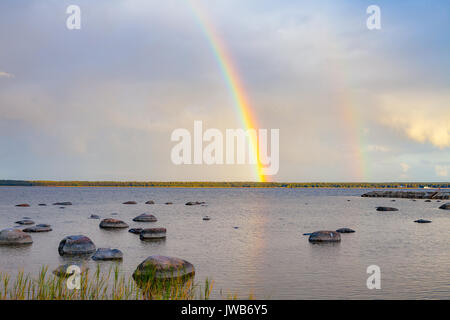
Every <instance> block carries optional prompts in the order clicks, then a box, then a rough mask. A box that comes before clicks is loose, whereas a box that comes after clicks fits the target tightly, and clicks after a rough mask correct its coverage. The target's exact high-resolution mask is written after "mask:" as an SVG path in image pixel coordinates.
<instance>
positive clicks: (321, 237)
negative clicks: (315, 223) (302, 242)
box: [308, 230, 341, 242]
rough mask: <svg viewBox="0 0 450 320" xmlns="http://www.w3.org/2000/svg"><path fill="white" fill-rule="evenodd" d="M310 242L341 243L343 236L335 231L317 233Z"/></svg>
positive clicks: (311, 237)
mask: <svg viewBox="0 0 450 320" xmlns="http://www.w3.org/2000/svg"><path fill="white" fill-rule="evenodd" d="M308 240H309V241H310V242H339V241H341V235H340V234H339V233H338V232H335V231H328V230H322V231H315V232H313V233H311V235H310V236H309V239H308Z"/></svg>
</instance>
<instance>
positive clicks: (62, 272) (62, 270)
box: [53, 263, 88, 277]
mask: <svg viewBox="0 0 450 320" xmlns="http://www.w3.org/2000/svg"><path fill="white" fill-rule="evenodd" d="M74 267H78V268H79V271H80V272H82V273H83V272H86V271H87V270H88V269H87V267H86V266H85V265H83V264H79V263H71V264H63V265H60V266H59V267H58V268H56V269H55V270H53V274H54V275H56V276H58V277H69V276H71V275H72V274H74V273H75V270H74V269H75V268H74ZM69 268H70V269H69Z"/></svg>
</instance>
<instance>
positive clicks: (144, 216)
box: [133, 213, 158, 222]
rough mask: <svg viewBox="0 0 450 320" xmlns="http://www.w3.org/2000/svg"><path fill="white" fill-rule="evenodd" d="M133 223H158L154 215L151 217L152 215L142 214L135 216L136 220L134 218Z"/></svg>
mask: <svg viewBox="0 0 450 320" xmlns="http://www.w3.org/2000/svg"><path fill="white" fill-rule="evenodd" d="M133 221H136V222H156V221H158V219H156V217H155V216H154V215H152V214H148V213H143V214H141V215H139V216H137V217H136V218H134V219H133Z"/></svg>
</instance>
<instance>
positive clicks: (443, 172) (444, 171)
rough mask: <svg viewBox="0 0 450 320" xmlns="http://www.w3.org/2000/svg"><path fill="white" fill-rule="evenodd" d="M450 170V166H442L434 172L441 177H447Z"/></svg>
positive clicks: (437, 167)
mask: <svg viewBox="0 0 450 320" xmlns="http://www.w3.org/2000/svg"><path fill="white" fill-rule="evenodd" d="M449 170H450V166H441V165H435V166H434V171H435V172H436V174H437V175H438V176H440V177H447V176H448V171H449Z"/></svg>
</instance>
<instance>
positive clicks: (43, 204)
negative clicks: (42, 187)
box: [38, 203, 47, 207]
mask: <svg viewBox="0 0 450 320" xmlns="http://www.w3.org/2000/svg"><path fill="white" fill-rule="evenodd" d="M46 205H47V204H46V203H39V204H38V206H40V207H45V206H46Z"/></svg>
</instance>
